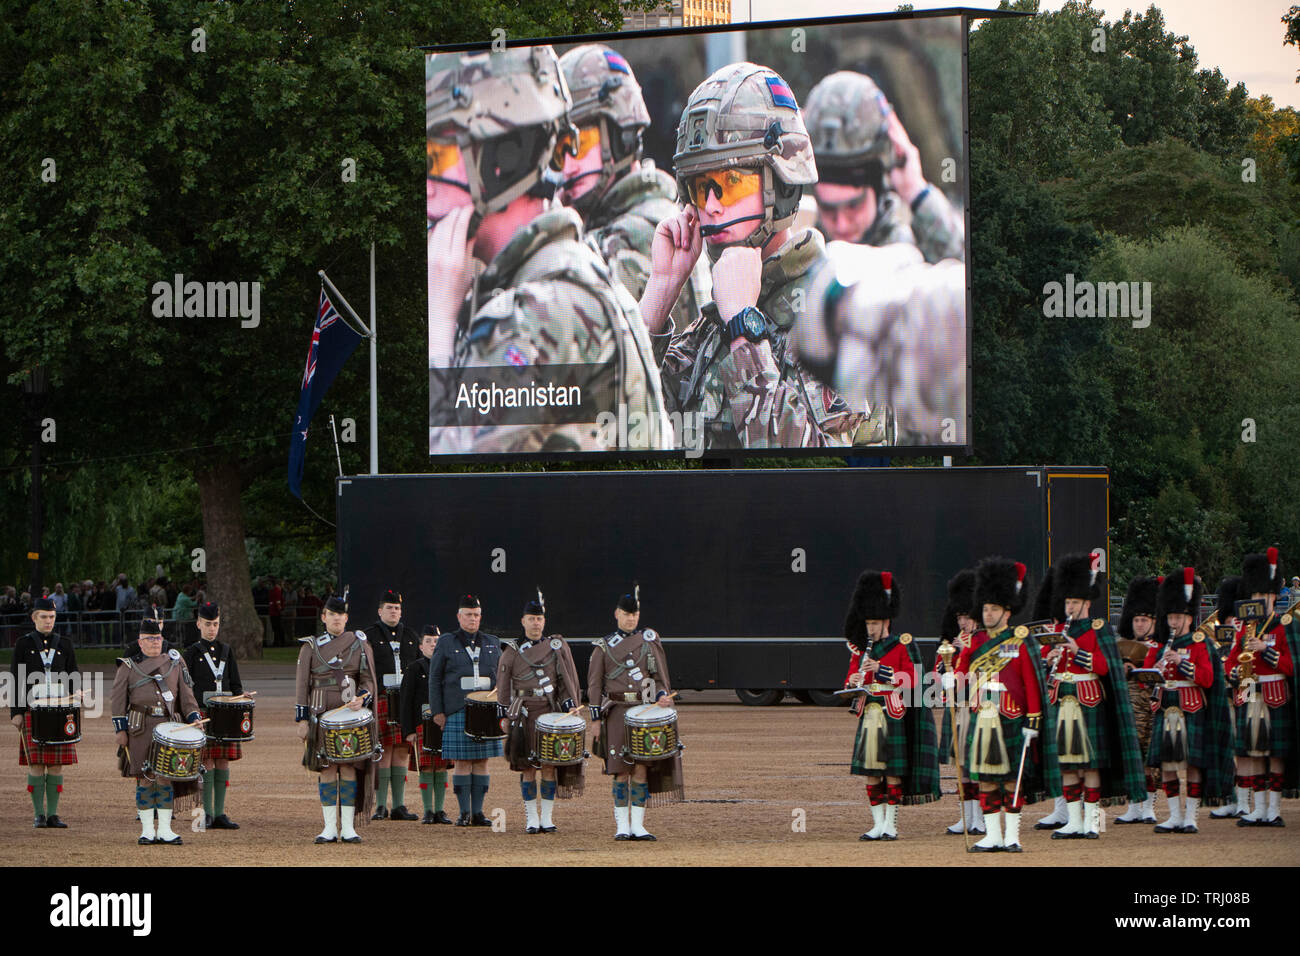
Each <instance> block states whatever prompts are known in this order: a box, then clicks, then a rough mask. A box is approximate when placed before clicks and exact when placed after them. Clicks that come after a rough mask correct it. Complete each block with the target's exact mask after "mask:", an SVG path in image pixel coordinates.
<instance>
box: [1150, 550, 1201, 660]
mask: <svg viewBox="0 0 1300 956" xmlns="http://www.w3.org/2000/svg"><path fill="white" fill-rule="evenodd" d="M1204 591H1205V585H1204V583H1202V581H1201V579H1200V578H1199V577H1197V576H1196V569H1195V568H1183V569H1182V570H1181V571H1175V572H1174V573H1173V574H1170V575H1168V576H1167V577H1166V578H1165V579H1164V580H1163V581H1161V582H1160V587H1159V589H1158V590H1157V591H1156V635H1155V636H1156V640H1158V641H1160V642H1162V643H1163V642H1164V641H1167V640H1168V639H1169V620H1168V618H1169V615H1170V614H1190V615H1191V616H1192V627H1195V626H1196V624H1197V618H1198V612H1199V611H1200V608H1201V595H1202V594H1203V593H1204Z"/></svg>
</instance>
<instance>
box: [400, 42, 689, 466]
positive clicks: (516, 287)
mask: <svg viewBox="0 0 1300 956" xmlns="http://www.w3.org/2000/svg"><path fill="white" fill-rule="evenodd" d="M425 101H426V111H425V115H426V132H427V136H428V140H427V159H428V163H427V170H426V171H427V176H426V192H425V195H426V212H425V215H426V218H427V219H428V222H429V224H430V225H429V233H428V235H429V239H428V253H429V273H428V279H429V289H428V292H429V295H428V314H429V368H430V408H431V410H432V411H431V414H432V415H433V420H431V421H432V422H433V423H432V424H431V427H430V450H431V451H432V452H435V453H436V452H462V451H473V452H479V453H483V452H531V451H551V452H556V451H578V450H585V451H601V450H608V447H609V444H610V437H611V436H609V435H608V434H607V432H608V430H607V429H602V428H597V427H595V423H594V422H593V421H592V420H590V419H589V420H588V421H586V422H582V421H577V420H573V418H572V417H571V418H570V419H569V420H564V421H557V420H555V419H551V420H542V421H538V420H536V419H533V420H531V421H530V420H523V421H518V420H516V421H510V422H501V423H497V424H478V423H477V421H475V422H469V421H468V420H467V419H466V418H464V417H458V416H456V414H455V409H456V407H457V403H458V400H459V396H460V392H461V390H462V389H466V390H467V389H468V388H469V384H468V383H472V384H475V385H481V384H486V383H492V384H493V385H494V386H495V385H496V384H497V381H498V380H499V379H501V378H502V377H503V376H508V375H510V374H511V372H510V370H516V371H517V370H521V369H525V368H529V369H531V368H532V367H538V368H540V371H538V372H537V373H536V374H532V373H531V372H530V375H531V377H532V378H536V377H538V376H543V377H545V376H546V375H547V374H548V367H549V368H550V369H552V370H553V371H552V372H551V373H550V374H552V376H553V377H554V378H555V380H554V381H552V382H549V383H548V384H550V385H554V386H557V387H560V388H565V387H573V386H574V385H575V383H577V384H580V385H581V390H582V395H583V397H584V398H585V399H587V400H588V402H589V403H592V402H594V403H595V404H596V405H597V406H598V407H601V408H615V407H622V406H626V407H627V409H628V415H629V421H637V422H639V423H640V427H637V428H632V429H629V430H628V434H627V435H626V436H622V435H620V436H618V437H617V439H616V441H617V442H618V444H619V445H620V447H635V448H642V449H654V448H668V447H670V444H671V441H672V429H671V427H670V425H669V422H668V419H667V416H666V415H665V414H664V405H663V396H662V394H661V391H660V380H659V374H658V369H657V368H656V366H655V360H654V356H653V354H652V351H651V345H650V340H649V337H648V336H647V334H646V330H645V328H644V327H643V326H642V324H641V320H640V313H639V310H638V308H637V303H636V300H635V299H634V298H633V297H632V295H631V294H630V293H629V292H628V291H627V290H626V289H625V288H623V286H622V285H621V284H620V283H619V282H618V281H617V280H616V279H615V278H614V276H613V275H612V274H611V273H610V269H609V267H608V266H607V265H606V263H605V262H604V260H603V259H601V257H600V254H599V253H598V252H596V250H595V249H593V248H592V247H591V246H590V245H588V244H587V243H586V242H585V241H584V239H583V230H582V220H581V218H580V217H579V216H578V214H577V213H576V212H574V211H573V210H572V209H566V208H563V207H559V206H553V205H552V204H551V199H552V197H553V195H554V193H555V190H556V187H557V186H558V185H559V184H560V183H561V182H562V181H563V178H564V171H563V170H564V157H565V156H566V155H570V154H572V153H573V152H574V151H575V150H576V149H577V148H578V131H577V129H576V128H575V127H574V126H573V124H572V123H571V122H570V121H569V111H570V109H572V106H573V102H572V99H571V98H570V95H569V89H568V85H567V84H566V83H565V80H564V73H563V71H562V70H561V68H560V64H559V60H558V59H557V58H556V56H555V51H554V50H553V49H551V47H549V46H533V47H520V48H514V49H508V50H505V51H503V52H493V53H438V54H434V55H432V56H430V57H429V58H428V60H427V66H426V80H425ZM475 260H477V262H478V263H480V264H482V265H483V266H485V267H486V268H484V269H482V270H479V269H477V268H476V267H475V266H474V265H473V263H474V262H475ZM575 367H576V368H578V369H582V368H583V367H585V371H583V372H582V373H581V375H580V377H578V373H576V372H571V371H565V369H572V368H575ZM489 369H497V370H499V371H496V372H491V371H488V370H489ZM498 387H499V386H498ZM591 414H592V417H593V418H594V415H595V412H594V410H593V411H592V412H591ZM632 416H635V418H633V417H632ZM579 417H581V416H579ZM476 418H477V414H476ZM444 419H445V423H444Z"/></svg>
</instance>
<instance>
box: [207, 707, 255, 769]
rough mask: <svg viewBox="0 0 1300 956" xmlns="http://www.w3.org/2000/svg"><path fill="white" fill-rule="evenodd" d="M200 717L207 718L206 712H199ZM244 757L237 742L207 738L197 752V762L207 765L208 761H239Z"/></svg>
mask: <svg viewBox="0 0 1300 956" xmlns="http://www.w3.org/2000/svg"><path fill="white" fill-rule="evenodd" d="M199 715H200V716H201V717H207V716H208V712H207V711H205V710H200V711H199ZM243 756H244V752H243V751H242V750H241V749H240V747H239V741H238V740H213V739H212V738H211V737H209V738H207V742H206V743H205V744H204V745H203V749H202V750H201V751H199V760H200V761H202V762H203V763H207V762H208V761H209V760H239V759H240V758H242V757H243Z"/></svg>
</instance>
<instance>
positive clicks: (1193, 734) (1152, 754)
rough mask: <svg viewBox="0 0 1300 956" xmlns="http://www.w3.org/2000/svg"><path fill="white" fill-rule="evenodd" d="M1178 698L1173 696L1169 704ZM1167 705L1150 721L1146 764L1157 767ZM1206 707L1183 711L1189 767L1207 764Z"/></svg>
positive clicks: (1205, 765) (1208, 755)
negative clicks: (1189, 711) (1193, 711)
mask: <svg viewBox="0 0 1300 956" xmlns="http://www.w3.org/2000/svg"><path fill="white" fill-rule="evenodd" d="M1177 702H1178V698H1177V697H1175V698H1174V703H1173V704H1170V705H1169V706H1171V707H1172V706H1176V705H1177ZM1167 709H1168V708H1167V707H1164V706H1162V707H1161V708H1160V709H1159V710H1158V711H1156V714H1155V720H1153V721H1152V723H1151V744H1150V746H1149V747H1148V748H1147V766H1148V767H1159V766H1160V764H1161V759H1160V758H1161V756H1162V753H1161V750H1162V747H1161V744H1162V743H1163V738H1164V729H1165V711H1166V710H1167ZM1207 710H1208V707H1207V706H1206V707H1202V708H1201V709H1200V710H1198V711H1196V713H1194V714H1189V713H1188V712H1187V711H1183V721H1184V722H1185V723H1186V724H1187V765H1188V766H1189V767H1201V768H1202V769H1204V768H1205V767H1207V766H1209V759H1210V754H1209V747H1210V741H1209V740H1208V739H1207V738H1208V736H1209V734H1208V731H1207V728H1206V723H1207V721H1206V718H1207V716H1208V715H1207V713H1206V711H1207Z"/></svg>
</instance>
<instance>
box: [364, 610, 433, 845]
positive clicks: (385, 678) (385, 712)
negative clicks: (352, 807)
mask: <svg viewBox="0 0 1300 956" xmlns="http://www.w3.org/2000/svg"><path fill="white" fill-rule="evenodd" d="M364 633H365V636H366V639H367V640H368V641H369V642H370V652H371V654H373V655H374V658H375V680H376V682H377V683H378V685H379V689H378V693H377V694H376V696H375V703H376V705H377V706H378V709H377V710H376V712H375V719H376V720H377V721H378V724H379V742H380V744H381V745H382V746H383V748H384V754H383V756H382V757H380V758H379V760H378V761H377V762H376V764H377V766H378V768H379V769H378V771H377V772H378V782H377V783H376V784H375V813H374V815H373V816H372V817H371V818H370V819H372V820H388V819H393V820H418V819H419V817H417V816H416V815H415V814H414V813H411V812H410V811H409V810H407V809H406V805H405V804H404V803H403V802H402V801H403V800H404V799H405V796H406V762H407V750H406V737H405V736H404V735H403V734H402V722H401V715H400V714H397V713H392V712H390V709H389V706H388V695H387V694H386V693H385V691H387V690H388V688H390V687H398V688H400V687H401V684H402V673H403V671H404V670H405V669H406V666H407V665H408V664H410V663H412V662H413V661H414V660H415V659H416V658H417V657H419V656H420V638H419V635H417V634H416V633H415V631H413V630H412V629H411V628H410V627H408V626H407V625H406V624H403V623H402V595H401V592H400V591H394V590H392V589H391V588H390V589H389V590H387V591H385V592H384V593H383V595H381V596H380V598H379V620H378V621H376V622H375V623H374V624H371V625H370V626H369V627H367V628H366V629H365V632H364ZM390 784H391V786H392V788H393V808H392V811H391V813H390V812H389V809H388V807H387V803H388V788H389V785H390Z"/></svg>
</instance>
